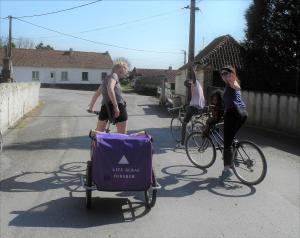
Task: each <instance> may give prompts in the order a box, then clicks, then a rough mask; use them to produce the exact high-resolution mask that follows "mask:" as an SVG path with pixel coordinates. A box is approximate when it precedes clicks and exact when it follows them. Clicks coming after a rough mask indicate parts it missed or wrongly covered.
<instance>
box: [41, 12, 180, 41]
mask: <svg viewBox="0 0 300 238" xmlns="http://www.w3.org/2000/svg"><path fill="white" fill-rule="evenodd" d="M182 9H183V8H179V9H178V8H177V9H174V10H172V11H168V12H164V13H160V14H156V15H152V16H148V17H143V18H138V19H134V20H131V21H128V22H122V23H118V24H113V25H108V26H103V27H98V28H93V29H89V30H85V31H79V32H73V33H70V34H82V33H88V32H93V31H101V30H105V29H111V28H114V27H119V26H124V25H128V24H131V23H137V22H141V21H144V20H149V19H153V18H156V17H161V16H166V15H169V14H172V13H174V12H177V11H179V10H182ZM52 37H55V36H41V37H38V38H52Z"/></svg>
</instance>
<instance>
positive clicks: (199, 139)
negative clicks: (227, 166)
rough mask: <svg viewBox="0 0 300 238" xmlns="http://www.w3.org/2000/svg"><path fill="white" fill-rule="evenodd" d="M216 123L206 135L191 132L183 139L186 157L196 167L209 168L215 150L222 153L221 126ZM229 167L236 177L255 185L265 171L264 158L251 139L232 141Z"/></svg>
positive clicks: (214, 157)
mask: <svg viewBox="0 0 300 238" xmlns="http://www.w3.org/2000/svg"><path fill="white" fill-rule="evenodd" d="M223 124H224V123H218V124H216V125H215V126H213V127H212V128H211V129H210V131H209V134H208V136H207V137H205V136H203V134H202V132H199V131H197V132H193V133H191V134H190V135H189V136H188V137H187V139H186V141H185V149H186V154H187V156H188V159H189V160H190V161H191V163H192V164H194V165H195V166H196V167H198V168H201V169H206V168H209V167H210V166H212V165H213V164H214V162H215V161H216V156H217V150H219V151H220V152H221V154H223V149H224V140H223V129H222V126H223ZM231 168H232V170H233V172H234V174H235V175H236V177H237V178H238V179H239V180H240V181H241V182H242V183H244V184H247V185H257V184H259V183H261V182H262V181H263V180H264V178H265V176H266V173H267V162H266V158H265V156H264V154H263V152H262V151H261V149H260V148H259V146H258V145H256V144H255V143H254V142H252V141H248V140H241V141H239V140H238V139H237V138H235V139H234V142H233V163H232V165H231Z"/></svg>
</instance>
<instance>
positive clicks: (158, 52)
mask: <svg viewBox="0 0 300 238" xmlns="http://www.w3.org/2000/svg"><path fill="white" fill-rule="evenodd" d="M16 20H18V21H21V22H25V23H27V24H30V25H33V26H35V27H38V28H41V29H44V30H48V31H52V32H55V33H58V34H61V35H64V36H68V37H72V38H75V39H78V40H83V41H87V42H91V43H94V44H97V45H106V46H110V47H115V48H120V49H124V50H132V51H141V52H149V53H157V54H182V53H181V52H170V51H154V50H143V49H135V48H129V47H123V46H118V45H113V44H107V43H104V42H98V41H93V40H89V39H85V38H81V37H78V36H74V35H71V34H67V33H63V32H60V31H56V30H53V29H50V28H47V27H43V26H39V25H36V24H34V23H31V22H28V21H25V20H21V19H19V18H16Z"/></svg>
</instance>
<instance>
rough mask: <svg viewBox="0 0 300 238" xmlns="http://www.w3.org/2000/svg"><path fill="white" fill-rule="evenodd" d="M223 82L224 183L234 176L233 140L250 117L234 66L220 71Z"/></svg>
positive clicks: (221, 177)
mask: <svg viewBox="0 0 300 238" xmlns="http://www.w3.org/2000/svg"><path fill="white" fill-rule="evenodd" d="M220 74H221V77H222V80H223V81H224V82H225V89H224V95H223V100H224V107H225V113H224V151H223V159H224V169H223V171H222V174H221V176H220V179H221V181H224V180H226V179H228V178H229V177H231V176H232V174H233V173H232V171H231V169H230V167H231V165H232V159H233V151H232V150H233V148H232V143H233V139H234V137H235V135H236V133H237V132H238V130H239V129H240V128H241V126H242V125H243V124H244V123H245V121H246V120H247V117H248V113H247V111H246V105H245V103H244V101H243V99H242V95H241V86H240V82H239V80H238V77H237V74H236V71H235V68H233V67H232V66H224V67H222V68H221V70H220Z"/></svg>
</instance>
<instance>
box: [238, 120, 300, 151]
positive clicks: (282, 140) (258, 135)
mask: <svg viewBox="0 0 300 238" xmlns="http://www.w3.org/2000/svg"><path fill="white" fill-rule="evenodd" d="M238 138H239V139H240V140H241V139H243V140H250V141H253V142H254V143H256V144H257V145H259V146H260V147H261V148H262V149H264V147H272V148H275V149H278V150H281V151H285V152H287V153H290V154H293V155H297V156H300V146H299V144H300V138H296V137H292V136H287V135H284V134H282V133H277V132H273V131H267V130H262V129H260V128H256V127H251V126H245V127H243V128H242V129H241V130H240V132H239V133H238Z"/></svg>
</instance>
